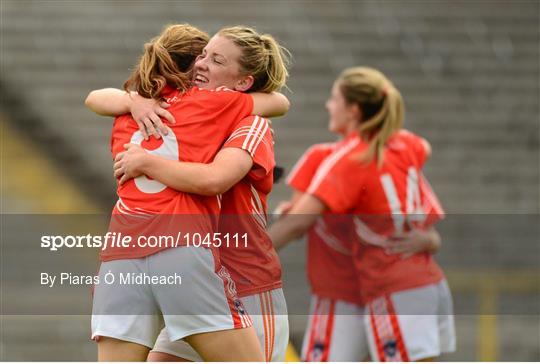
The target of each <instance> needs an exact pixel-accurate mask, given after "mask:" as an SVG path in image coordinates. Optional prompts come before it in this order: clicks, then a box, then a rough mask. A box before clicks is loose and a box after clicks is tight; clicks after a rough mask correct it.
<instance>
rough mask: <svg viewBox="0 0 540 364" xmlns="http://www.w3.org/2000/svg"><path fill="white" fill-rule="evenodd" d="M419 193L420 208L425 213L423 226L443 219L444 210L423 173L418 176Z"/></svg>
mask: <svg viewBox="0 0 540 364" xmlns="http://www.w3.org/2000/svg"><path fill="white" fill-rule="evenodd" d="M418 179H419V181H418V182H419V189H420V195H421V196H422V210H423V211H424V214H425V215H426V220H425V221H424V226H426V227H427V226H431V225H434V224H436V223H437V222H439V221H440V220H442V219H444V217H445V212H444V210H443V207H442V205H441V203H440V201H439V199H438V198H437V195H436V194H435V192H434V191H433V189H432V188H431V185H430V184H429V182H428V180H427V179H426V177H425V176H424V174H423V173H420V175H419V176H418Z"/></svg>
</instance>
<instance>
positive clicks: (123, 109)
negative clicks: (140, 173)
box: [85, 88, 176, 139]
mask: <svg viewBox="0 0 540 364" xmlns="http://www.w3.org/2000/svg"><path fill="white" fill-rule="evenodd" d="M85 105H86V107H88V108H89V109H90V110H92V111H93V112H95V113H96V114H99V115H102V116H113V117H114V116H119V115H123V114H127V113H131V114H132V116H133V119H134V120H135V122H136V123H137V125H138V127H139V129H140V130H141V132H142V134H143V136H144V138H145V139H148V136H149V135H154V136H155V137H156V138H160V133H161V134H163V135H167V133H168V130H167V127H166V126H165V124H164V123H163V121H162V120H161V118H165V119H166V120H168V121H169V122H170V123H172V124H174V123H175V122H176V121H175V119H174V117H173V116H172V114H171V113H170V112H169V111H167V108H168V107H169V106H170V105H169V104H167V103H166V102H163V101H158V100H154V99H146V98H144V97H142V96H140V95H139V94H137V93H136V92H129V93H128V92H126V91H124V90H120V89H116V88H104V89H100V90H94V91H91V92H90V93H89V94H88V96H87V97H86V100H85ZM158 131H159V132H158Z"/></svg>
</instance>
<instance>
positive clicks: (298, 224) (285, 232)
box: [268, 194, 327, 250]
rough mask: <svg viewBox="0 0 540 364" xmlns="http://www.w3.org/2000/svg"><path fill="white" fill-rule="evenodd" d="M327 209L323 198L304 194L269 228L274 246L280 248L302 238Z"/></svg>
mask: <svg viewBox="0 0 540 364" xmlns="http://www.w3.org/2000/svg"><path fill="white" fill-rule="evenodd" d="M326 209H327V208H326V205H325V204H324V203H322V201H321V200H319V199H318V198H316V197H315V196H312V195H310V194H304V195H303V196H302V198H300V200H299V201H298V202H297V203H296V204H294V206H293V207H292V208H291V210H290V211H289V213H288V214H287V215H286V216H284V217H283V218H282V219H279V220H278V221H277V222H276V223H274V224H273V225H272V226H270V228H269V229H268V235H269V236H270V238H271V239H272V243H273V244H274V247H275V248H276V249H277V250H279V249H281V248H283V247H284V246H285V245H287V243H289V242H291V241H292V240H295V239H298V238H300V237H301V236H302V235H304V234H305V233H306V232H307V231H308V230H309V228H310V227H311V226H312V225H313V224H314V223H315V221H316V220H317V218H318V217H319V216H320V215H321V214H322V213H323V212H324V211H326Z"/></svg>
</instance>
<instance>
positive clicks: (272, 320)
mask: <svg viewBox="0 0 540 364" xmlns="http://www.w3.org/2000/svg"><path fill="white" fill-rule="evenodd" d="M266 295H267V296H268V305H269V306H270V327H271V329H272V331H271V333H272V335H270V358H269V359H270V361H272V357H273V355H274V341H275V336H276V320H275V315H274V301H273V300H272V294H271V293H270V292H269V291H268V292H266Z"/></svg>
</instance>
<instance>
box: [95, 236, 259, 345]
mask: <svg viewBox="0 0 540 364" xmlns="http://www.w3.org/2000/svg"><path fill="white" fill-rule="evenodd" d="M178 276H179V277H181V282H180V283H179V280H178V279H177V277H178ZM122 277H123V279H122ZM144 277H169V278H168V281H167V282H165V281H160V282H159V283H157V284H156V283H155V282H154V283H152V282H151V281H150V282H148V280H149V279H150V278H144ZM111 278H114V279H115V281H114V283H112V284H110V282H111ZM143 279H146V281H143V282H141V280H143ZM107 282H109V283H107ZM164 325H165V326H166V328H167V332H168V335H169V337H171V338H172V339H173V340H179V339H182V338H184V337H187V336H190V335H193V334H198V333H203V332H212V331H219V330H229V329H235V328H243V327H249V326H251V318H250V317H249V315H247V313H246V312H245V310H244V308H243V305H242V302H241V301H240V300H239V299H238V298H236V292H235V286H234V282H233V281H232V279H231V277H230V275H229V273H228V272H227V270H226V269H225V268H223V267H219V265H216V264H215V261H214V256H213V254H212V252H211V251H210V250H208V249H204V248H195V247H180V248H171V249H166V250H163V251H161V252H159V253H156V254H153V255H150V256H147V257H144V258H139V259H122V260H112V261H108V262H103V263H102V264H101V267H100V270H99V284H96V285H95V287H94V301H93V307H92V339H96V340H98V339H99V337H101V336H107V337H112V338H116V339H120V340H124V341H129V342H133V343H137V344H140V345H144V346H147V347H149V348H152V347H153V346H154V343H155V340H156V338H157V336H158V334H159V332H160V331H161V329H162V328H163V326H164Z"/></svg>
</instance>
